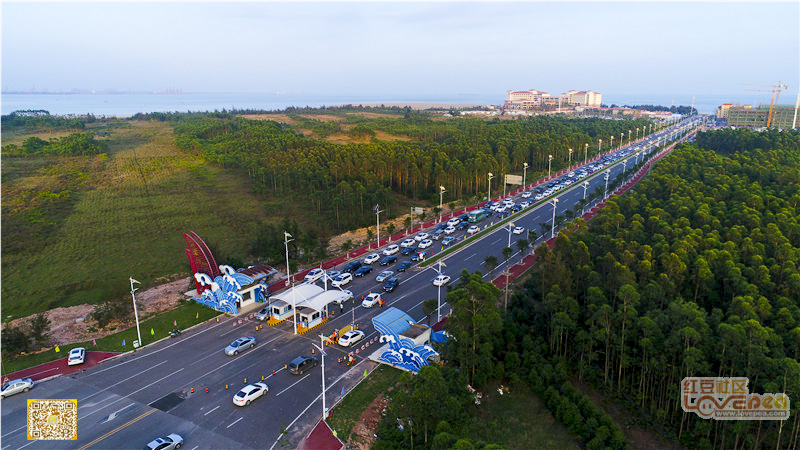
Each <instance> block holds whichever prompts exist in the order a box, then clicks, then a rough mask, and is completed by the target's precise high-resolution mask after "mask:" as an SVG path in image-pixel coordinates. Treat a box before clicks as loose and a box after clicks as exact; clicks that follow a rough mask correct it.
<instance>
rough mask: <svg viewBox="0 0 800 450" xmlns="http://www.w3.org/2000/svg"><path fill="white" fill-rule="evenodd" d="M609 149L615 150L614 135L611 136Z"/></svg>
mask: <svg viewBox="0 0 800 450" xmlns="http://www.w3.org/2000/svg"><path fill="white" fill-rule="evenodd" d="M608 148H609V150H614V136H611V146H609V147H608Z"/></svg>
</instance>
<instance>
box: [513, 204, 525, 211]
mask: <svg viewBox="0 0 800 450" xmlns="http://www.w3.org/2000/svg"><path fill="white" fill-rule="evenodd" d="M520 209H522V207H521V206H519V205H514V206H512V207H511V211H513V212H517V211H519V210H520Z"/></svg>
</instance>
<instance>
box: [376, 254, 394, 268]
mask: <svg viewBox="0 0 800 450" xmlns="http://www.w3.org/2000/svg"><path fill="white" fill-rule="evenodd" d="M395 261H397V256H394V255H389V256H384V257H383V258H381V261H380V263H379V264H380V265H382V266H388V265H389V264H394V262H395Z"/></svg>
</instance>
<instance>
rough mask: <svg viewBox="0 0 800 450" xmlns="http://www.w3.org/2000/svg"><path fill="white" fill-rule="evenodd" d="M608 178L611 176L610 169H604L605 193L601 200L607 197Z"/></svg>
mask: <svg viewBox="0 0 800 450" xmlns="http://www.w3.org/2000/svg"><path fill="white" fill-rule="evenodd" d="M610 176H611V169H606V176H605V177H604V178H605V179H606V191H605V193H603V199H605V198H607V197H608V178H609V177H610Z"/></svg>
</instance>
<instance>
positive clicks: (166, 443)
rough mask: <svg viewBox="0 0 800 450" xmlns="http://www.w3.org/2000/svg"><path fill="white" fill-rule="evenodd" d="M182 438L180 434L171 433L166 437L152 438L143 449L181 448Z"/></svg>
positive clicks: (164, 449) (167, 449) (168, 449)
mask: <svg viewBox="0 0 800 450" xmlns="http://www.w3.org/2000/svg"><path fill="white" fill-rule="evenodd" d="M181 445H183V438H182V437H181V435H180V434H176V433H172V434H170V435H169V436H167V437H163V438H158V439H153V440H152V441H150V442H149V443H148V444H147V445H146V446H145V447H144V448H145V450H172V449H176V448H181Z"/></svg>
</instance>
